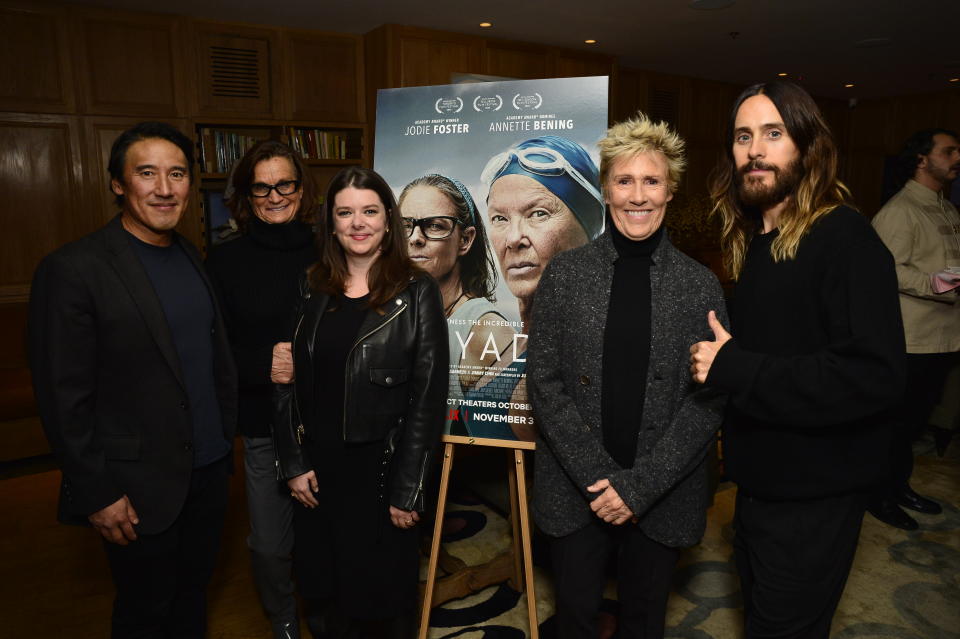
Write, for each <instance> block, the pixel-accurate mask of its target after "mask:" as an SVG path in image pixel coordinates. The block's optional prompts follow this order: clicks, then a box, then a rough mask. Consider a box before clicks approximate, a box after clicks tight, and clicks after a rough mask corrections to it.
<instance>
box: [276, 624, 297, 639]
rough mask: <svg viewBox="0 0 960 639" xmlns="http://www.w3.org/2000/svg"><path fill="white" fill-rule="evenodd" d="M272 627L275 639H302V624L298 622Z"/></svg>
mask: <svg viewBox="0 0 960 639" xmlns="http://www.w3.org/2000/svg"><path fill="white" fill-rule="evenodd" d="M272 625H273V637H274V639H300V624H299V622H297V621H296V620H294V621H286V622H281V623H274V624H272Z"/></svg>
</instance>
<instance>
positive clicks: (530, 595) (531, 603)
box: [513, 449, 540, 639]
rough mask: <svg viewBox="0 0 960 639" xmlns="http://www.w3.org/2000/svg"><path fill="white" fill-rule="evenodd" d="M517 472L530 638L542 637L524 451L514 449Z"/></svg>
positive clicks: (537, 638)
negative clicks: (534, 585)
mask: <svg viewBox="0 0 960 639" xmlns="http://www.w3.org/2000/svg"><path fill="white" fill-rule="evenodd" d="M513 458H514V459H515V460H516V464H515V466H516V472H517V493H518V494H517V497H518V499H517V503H518V504H519V505H520V538H521V540H522V542H523V570H524V572H525V573H526V575H525V576H526V582H527V617H528V618H529V620H530V635H529V636H530V639H539V638H540V627H539V622H538V621H537V596H536V592H535V590H534V587H533V549H532V547H531V543H530V513H529V512H528V508H527V474H526V471H525V469H524V465H523V451H522V450H519V449H517V450H514V451H513Z"/></svg>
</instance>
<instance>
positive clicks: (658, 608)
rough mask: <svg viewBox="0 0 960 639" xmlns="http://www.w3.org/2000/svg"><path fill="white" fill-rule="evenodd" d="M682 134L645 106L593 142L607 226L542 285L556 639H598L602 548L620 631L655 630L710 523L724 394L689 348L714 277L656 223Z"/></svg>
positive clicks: (541, 355)
mask: <svg viewBox="0 0 960 639" xmlns="http://www.w3.org/2000/svg"><path fill="white" fill-rule="evenodd" d="M683 147H684V144H683V141H682V140H681V139H680V138H679V136H677V135H676V134H675V133H673V132H672V131H670V129H669V128H668V126H667V125H666V124H665V123H662V122H661V123H659V124H654V123H652V122H650V121H649V120H648V119H647V118H646V116H644V115H643V114H638V116H637V117H636V118H634V119H632V120H628V121H626V122H622V123H620V124H616V125H614V126H613V127H611V128H610V130H609V131H608V132H607V137H606V138H605V139H603V140H602V141H601V142H600V153H601V165H600V180H601V183H602V186H603V194H604V200H605V202H606V204H607V208H608V219H607V229H606V231H605V232H604V233H603V234H602V235H601V236H600V237H598V238H597V239H596V240H594V241H593V242H591V243H590V244H587V245H586V246H582V247H579V248H575V249H572V250H570V251H567V252H564V253H561V254H560V255H558V256H556V257H555V258H554V259H553V260H552V261H551V263H550V265H549V267H548V268H547V270H546V272H545V273H544V275H543V277H542V279H541V280H540V283H539V286H538V288H537V292H536V298H535V301H534V304H533V321H532V330H531V334H530V340H529V353H528V378H527V382H528V385H529V389H530V397H531V399H532V402H533V408H534V412H535V416H536V422H537V424H538V427H539V437H538V439H537V450H536V477H535V484H534V496H533V513H534V519H535V521H536V523H537V525H538V526H539V527H540V528H541V529H542V530H543V532H545V533H546V534H547V535H549V536H550V537H551V538H552V539H551V558H552V563H553V568H554V583H555V590H556V597H557V602H556V603H557V605H556V609H557V622H558V623H557V626H558V628H559V633H560V637H562V638H564V639H567V638H573V637H576V638H581V637H583V638H586V637H590V638H591V639H592V638H594V637H596V636H597V615H598V612H599V607H600V602H601V598H602V593H603V587H604V583H605V579H606V575H605V567H606V565H607V560H608V558H609V557H610V556H611V553H616V556H617V573H618V578H617V582H618V598H619V600H620V610H621V612H620V616H619V619H618V633H619V634H618V635H617V636H618V637H646V638H649V637H662V636H663V631H664V615H665V611H666V603H667V597H668V595H669V591H670V584H671V577H672V574H673V570H674V566H675V564H676V561H677V557H678V556H679V550H680V548H682V547H684V546H690V545H693V544H695V543H697V542H698V541H699V540H700V537H701V536H702V534H703V530H704V526H705V520H706V509H707V506H708V504H709V498H710V496H709V494H708V487H707V471H706V466H705V459H706V456H707V453H708V451H709V449H710V447H711V446H713V445H714V435H715V432H716V430H717V427H718V426H719V424H720V416H721V408H722V404H721V401H722V398H721V397H720V396H718V395H716V394H715V393H713V392H711V391H708V390H707V391H706V392H705V389H703V388H702V387H699V386H698V385H695V384H694V383H693V382H692V381H691V379H690V374H689V370H688V360H689V348H690V345H691V344H694V343H696V342H698V341H701V340H705V339H708V338H710V337H711V336H712V333H711V332H710V328H709V327H708V324H707V313H708V312H709V311H711V310H712V311H715V312H716V313H717V315H718V317H719V318H720V320H721V322H722V323H724V324H726V312H725V308H724V303H723V295H722V292H721V289H720V286H719V284H718V282H717V279H716V277H715V276H714V275H713V274H712V273H711V272H710V271H709V270H708V269H706V268H705V267H703V266H701V265H700V264H698V263H697V262H695V261H694V260H692V259H690V258H689V257H687V256H686V255H683V254H682V253H680V252H679V251H677V249H675V248H674V247H673V245H672V244H671V243H670V240H669V239H668V238H667V237H666V234H665V233H664V232H663V228H662V223H663V217H664V214H665V212H666V208H667V203H668V202H669V201H670V200H671V199H672V197H673V193H674V191H675V190H676V187H677V184H678V181H679V178H680V175H681V174H682V171H683V168H684V165H685V160H684V156H683Z"/></svg>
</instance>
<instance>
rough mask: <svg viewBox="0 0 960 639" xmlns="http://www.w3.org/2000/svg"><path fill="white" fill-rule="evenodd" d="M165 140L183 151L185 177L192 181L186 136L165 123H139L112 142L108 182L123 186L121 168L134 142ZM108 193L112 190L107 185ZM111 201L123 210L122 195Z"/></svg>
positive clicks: (191, 156) (191, 159)
mask: <svg viewBox="0 0 960 639" xmlns="http://www.w3.org/2000/svg"><path fill="white" fill-rule="evenodd" d="M153 139H159V140H166V141H167V142H170V143H171V144H174V145H176V146H177V147H178V148H179V149H180V150H181V151H183V157H185V158H186V160H187V175H188V176H189V178H190V181H191V182H192V181H193V164H194V147H193V141H192V140H191V139H190V138H188V137H187V136H186V134H185V133H183V131H181V130H180V129H178V128H177V127H175V126H173V125H172V124H167V123H166V122H141V123H140V124H136V125H134V126H132V127H130V128H129V129H127V130H126V131H124V132H123V133H121V134H120V135H118V136H117V139H116V140H114V141H113V145H112V146H111V147H110V159H109V160H107V172H109V173H110V180H111V182H112V181H113V180H116V181H117V182H119V183H120V184H123V167H124V166H126V164H127V151H128V150H129V149H130V147H131V146H132V145H133V144H134V143H135V142H140V141H141V140H153ZM108 188H110V192H111V193H113V188H112V187H110V186H109V185H108ZM113 201H114V202H115V203H116V205H117V206H119V207H121V208H123V201H124V200H123V195H122V194H120V193H114V198H113Z"/></svg>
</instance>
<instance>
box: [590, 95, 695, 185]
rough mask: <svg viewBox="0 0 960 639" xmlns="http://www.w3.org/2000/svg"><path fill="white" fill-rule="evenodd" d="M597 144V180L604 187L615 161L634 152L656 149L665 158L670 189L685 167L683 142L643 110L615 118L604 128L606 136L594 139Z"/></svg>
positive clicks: (636, 153) (665, 125)
mask: <svg viewBox="0 0 960 639" xmlns="http://www.w3.org/2000/svg"><path fill="white" fill-rule="evenodd" d="M597 146H598V147H599V148H600V184H601V186H602V187H603V189H604V190H605V189H606V185H607V177H608V175H609V173H610V167H611V166H612V165H613V163H614V161H616V160H617V159H618V158H621V157H624V156H630V157H632V156H635V155H639V154H641V153H649V152H650V151H659V152H660V153H662V154H663V156H664V157H665V158H666V160H667V179H668V180H669V182H670V192H671V193H674V192H676V190H677V186H679V184H680V178H681V177H682V176H683V170H684V169H685V168H687V159H686V157H685V156H684V147H686V144H685V143H684V141H683V138H681V137H680V136H679V135H677V134H676V132H674V131H672V130H670V125H668V124H667V123H666V122H656V123H654V122H653V121H652V120H650V118H648V117H647V115H646V114H645V113H643V112H642V111H637V115H635V116H634V117H632V118H630V119H629V120H624V121H623V122H618V123H616V124H614V125H613V126H611V127H610V128H609V129H607V137H605V138H603V139H602V140H600V142H598V143H597Z"/></svg>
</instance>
